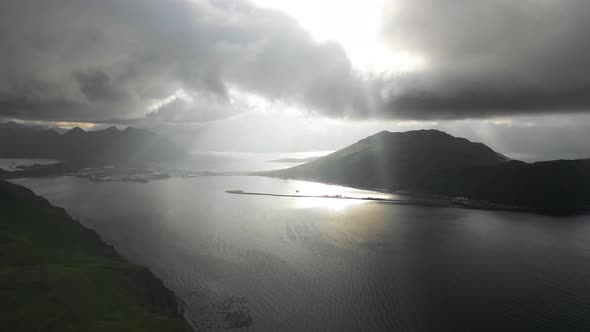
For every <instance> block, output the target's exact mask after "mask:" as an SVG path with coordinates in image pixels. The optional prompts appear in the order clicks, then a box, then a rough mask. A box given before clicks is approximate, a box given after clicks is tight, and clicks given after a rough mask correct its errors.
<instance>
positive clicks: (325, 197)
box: [283, 180, 391, 212]
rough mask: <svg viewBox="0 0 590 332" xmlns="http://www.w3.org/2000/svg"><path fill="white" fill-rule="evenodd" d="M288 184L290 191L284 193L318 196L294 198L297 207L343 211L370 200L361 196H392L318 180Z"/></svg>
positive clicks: (294, 205) (289, 182) (294, 204)
mask: <svg viewBox="0 0 590 332" xmlns="http://www.w3.org/2000/svg"><path fill="white" fill-rule="evenodd" d="M288 184H289V185H288V192H287V193H283V194H288V195H297V196H317V197H296V198H294V199H293V207H294V208H296V209H312V208H325V209H328V210H331V211H336V212H341V211H345V210H347V209H349V208H351V207H353V206H358V205H362V204H366V203H369V202H370V201H368V200H361V198H367V197H373V198H390V196H391V195H388V194H384V193H379V192H375V191H366V190H360V189H354V188H347V187H341V186H335V185H329V184H324V183H317V182H307V181H291V180H289V181H288ZM347 198H359V199H347Z"/></svg>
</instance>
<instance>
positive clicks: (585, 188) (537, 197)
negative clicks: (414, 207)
mask: <svg viewBox="0 0 590 332" xmlns="http://www.w3.org/2000/svg"><path fill="white" fill-rule="evenodd" d="M264 174H266V175H270V176H276V177H282V178H295V179H307V180H314V181H322V182H328V183H336V184H342V185H346V186H352V187H358V188H380V189H386V190H389V191H408V192H414V193H422V194H432V195H445V196H451V197H455V196H465V197H469V198H472V199H478V200H489V201H492V202H495V203H501V204H507V205H514V206H520V207H526V208H531V209H538V210H541V209H542V210H548V211H549V210H551V211H560V210H563V211H569V210H581V209H588V208H589V207H590V161H588V160H557V161H548V162H537V163H524V162H521V161H516V160H511V159H509V158H506V157H505V156H503V155H501V154H499V153H497V152H495V151H493V150H492V149H490V148H489V147H487V146H486V145H484V144H482V143H474V142H470V141H469V140H467V139H465V138H458V137H454V136H451V135H449V134H446V133H444V132H441V131H437V130H418V131H409V132H402V133H390V132H381V133H378V134H376V135H373V136H370V137H367V138H365V139H363V140H361V141H359V142H357V143H355V144H353V145H351V146H349V147H346V148H344V149H342V150H339V151H336V152H334V153H332V154H330V155H328V156H325V157H322V158H319V159H317V160H315V161H311V162H309V163H306V164H304V165H299V166H296V167H292V168H289V169H285V170H278V171H272V172H267V173H264Z"/></svg>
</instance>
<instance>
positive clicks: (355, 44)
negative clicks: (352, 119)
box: [253, 0, 426, 75]
mask: <svg viewBox="0 0 590 332" xmlns="http://www.w3.org/2000/svg"><path fill="white" fill-rule="evenodd" d="M253 2H254V3H255V4H257V5H259V6H262V7H266V8H273V9H277V10H280V11H283V12H285V13H286V14H288V15H290V16H292V17H294V18H295V19H296V20H297V21H298V22H299V24H300V25H301V26H302V27H303V28H304V29H306V30H307V31H308V32H309V33H310V34H311V36H312V37H313V38H314V39H315V40H316V41H318V42H326V41H335V42H338V43H339V44H340V45H341V46H342V47H343V48H344V50H345V51H346V53H347V55H348V58H349V59H350V61H351V62H352V64H353V65H354V66H355V68H357V69H358V70H359V71H360V72H361V73H365V74H379V75H383V74H396V73H403V72H408V71H417V70H423V69H424V68H425V67H426V59H425V58H424V56H423V55H421V54H416V53H413V52H410V51H407V50H393V49H390V48H388V47H387V46H386V45H385V44H384V43H383V42H382V41H381V40H380V35H381V26H382V21H381V19H382V12H383V9H384V6H386V1H385V0H362V1H359V0H355V1H339V0H298V1H295V0H253Z"/></svg>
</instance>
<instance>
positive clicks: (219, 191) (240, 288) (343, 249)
mask: <svg viewBox="0 0 590 332" xmlns="http://www.w3.org/2000/svg"><path fill="white" fill-rule="evenodd" d="M235 167H236V166H231V167H230V166H227V169H231V168H233V169H231V170H235ZM13 182H15V183H17V184H20V185H23V186H26V187H28V188H30V189H32V190H33V191H35V192H36V193H37V194H39V195H43V196H44V197H46V198H47V199H48V200H49V201H50V202H52V203H53V204H55V205H58V206H61V207H64V208H65V209H66V210H67V211H68V212H69V213H70V214H71V215H72V216H74V217H75V218H78V219H79V220H80V221H81V222H82V223H83V224H85V225H87V226H88V227H90V228H92V229H94V230H96V231H97V232H98V233H99V234H100V235H101V236H102V237H103V239H105V240H106V241H107V242H109V243H110V244H112V245H113V246H114V247H115V249H116V250H117V251H119V252H120V253H121V254H122V255H123V256H125V257H126V258H128V259H130V260H132V261H134V262H137V263H139V264H144V265H146V266H148V267H149V268H150V269H152V271H153V272H154V273H155V274H156V275H158V276H159V277H160V278H161V279H163V280H164V282H165V283H166V285H167V286H168V287H170V288H171V289H172V290H174V291H175V293H176V294H177V295H178V297H179V298H180V299H181V300H182V301H183V302H184V303H185V304H186V307H187V316H188V317H189V318H190V319H191V320H192V321H193V322H194V323H195V325H197V326H199V327H201V328H208V329H212V330H220V329H225V328H230V327H234V328H237V329H243V330H253V331H257V330H275V331H286V330H293V331H294V330H298V331H303V330H304V331H326V330H333V331H347V330H350V331H359V330H364V331H370V330H383V331H385V330H389V331H525V330H547V331H587V330H589V329H590V264H589V263H588V262H590V218H589V217H588V216H576V217H550V216H541V215H534V214H527V213H513V212H498V211H480V210H466V209H459V208H440V207H421V206H407V205H391V204H382V203H378V202H368V201H356V200H338V199H329V198H287V197H268V196H248V195H232V194H228V193H226V192H225V191H226V190H231V189H242V190H245V191H256V192H269V193H281V194H283V193H295V192H296V191H299V193H300V194H303V195H305V194H310V195H324V194H330V195H336V194H341V195H347V196H354V195H358V196H359V197H362V196H367V195H370V196H379V195H382V196H383V197H390V196H389V195H385V194H381V193H373V192H367V191H360V190H356V189H352V188H345V187H339V186H329V185H323V184H318V183H312V182H304V181H288V180H279V179H271V178H265V177H256V176H211V177H196V178H171V179H164V180H156V181H151V182H149V183H118V182H108V183H95V182H91V181H88V180H87V179H82V178H76V177H55V178H38V179H19V180H13ZM48 236H50V235H48Z"/></svg>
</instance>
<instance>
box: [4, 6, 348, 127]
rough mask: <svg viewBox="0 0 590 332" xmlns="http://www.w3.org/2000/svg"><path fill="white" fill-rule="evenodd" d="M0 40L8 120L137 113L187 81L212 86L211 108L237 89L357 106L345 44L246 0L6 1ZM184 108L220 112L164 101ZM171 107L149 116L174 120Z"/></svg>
mask: <svg viewBox="0 0 590 332" xmlns="http://www.w3.org/2000/svg"><path fill="white" fill-rule="evenodd" d="M0 42H1V43H2V45H3V47H2V49H3V52H2V53H1V54H0V75H1V77H2V80H1V81H0V105H1V106H2V107H1V108H0V115H3V116H17V115H18V116H19V117H21V118H26V119H38V120H71V121H103V120H105V119H114V118H126V117H127V118H135V117H141V116H143V114H145V113H146V112H147V109H148V106H149V105H150V104H151V103H154V102H156V101H157V100H161V99H163V98H166V97H168V96H170V95H172V94H173V93H174V92H175V91H177V90H179V89H182V90H184V91H186V92H187V93H188V94H201V95H211V94H215V97H214V98H208V99H207V100H209V99H210V100H214V101H215V104H214V105H213V106H212V107H211V109H212V110H215V109H220V108H221V107H222V105H223V100H224V99H225V102H226V105H227V107H228V109H230V110H231V109H232V107H231V105H230V104H229V94H228V91H229V89H230V88H235V89H240V90H243V91H249V92H251V93H255V94H259V95H262V96H264V97H266V98H268V99H281V100H287V101H293V102H295V103H299V104H306V105H307V104H309V105H310V107H313V108H319V109H324V108H326V109H327V108H333V107H334V106H335V105H337V106H346V105H351V104H353V102H350V101H349V99H350V98H349V97H347V95H351V96H353V95H354V93H352V92H353V91H352V90H354V89H358V87H357V86H355V84H357V85H358V83H357V78H356V77H355V74H354V73H353V70H352V68H351V65H350V63H349V61H348V59H347V58H346V55H345V54H344V52H343V50H342V49H341V48H340V47H339V46H338V45H336V44H331V43H325V44H317V43H315V42H314V41H313V40H312V39H311V38H310V37H309V35H308V34H307V33H306V32H305V31H304V30H303V29H301V28H300V27H299V26H298V25H297V24H296V22H295V21H293V20H292V19H291V18H289V17H288V16H286V15H284V14H282V13H280V12H277V11H271V10H264V9H260V8H257V7H254V6H252V5H250V4H248V3H246V2H242V1H219V0H218V1H203V0H200V1H181V0H170V1H157V0H125V1H121V0H104V1H90V0H88V1H57V0H50V1H31V0H18V1H17V0H13V1H11V0H9V1H3V2H2V3H1V4H0ZM316 89H322V90H324V91H326V92H327V93H330V94H334V96H331V97H330V98H325V99H323V98H319V97H318V96H317V92H316ZM346 89H349V90H351V91H347V90H346ZM348 92H351V93H348ZM336 95H337V96H336ZM336 97H338V98H336ZM325 100H330V101H329V102H327V101H325ZM176 105H181V110H179V111H178V110H172V111H173V112H174V113H175V114H173V115H170V116H172V117H177V116H178V115H180V114H182V113H185V114H187V115H189V117H191V118H194V119H201V118H207V119H208V118H211V117H214V116H215V114H212V111H211V110H206V108H207V107H206V105H203V103H200V104H198V105H197V106H199V107H198V108H199V109H200V110H205V111H206V112H207V114H206V115H204V116H203V115H198V114H197V115H190V114H189V113H190V112H189V111H190V110H188V109H187V106H186V104H183V103H179V102H175V103H172V104H170V105H168V107H167V108H168V109H171V108H172V107H173V106H176ZM344 108H345V107H342V109H344ZM199 109H197V110H195V112H199ZM349 109H350V107H349ZM163 111H164V110H162V112H156V113H154V112H152V114H151V118H169V117H170V116H168V115H164V114H163ZM227 114H228V111H227V110H224V111H220V112H219V116H227Z"/></svg>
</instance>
